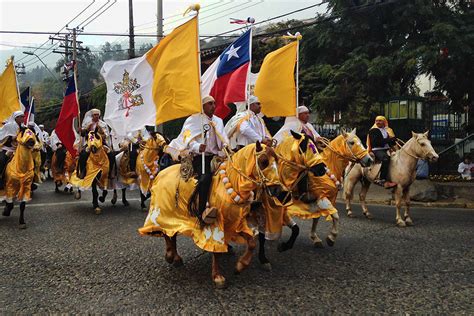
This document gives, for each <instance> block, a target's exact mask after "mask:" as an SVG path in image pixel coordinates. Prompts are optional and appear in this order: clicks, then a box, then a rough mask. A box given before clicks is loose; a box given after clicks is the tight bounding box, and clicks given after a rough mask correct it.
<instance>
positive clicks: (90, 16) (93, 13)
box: [77, 0, 110, 28]
mask: <svg viewBox="0 0 474 316" xmlns="http://www.w3.org/2000/svg"><path fill="white" fill-rule="evenodd" d="M109 3H110V0H107V2H106V3H104V4H103V5H102V6H101V7H100V8H98V9H97V10H95V11H94V12H92V13H91V14H90V15H89V16H88V17H87V18H86V19H85V20H84V21H82V22H81V23H79V24H78V25H77V28H80V27H81V25H82V24H84V23H86V22H87V21H89V19H91V18H92V17H93V16H94V15H95V14H96V13H97V12H99V11H100V10H102V8H104V7H105V6H106V5H107V4H109Z"/></svg>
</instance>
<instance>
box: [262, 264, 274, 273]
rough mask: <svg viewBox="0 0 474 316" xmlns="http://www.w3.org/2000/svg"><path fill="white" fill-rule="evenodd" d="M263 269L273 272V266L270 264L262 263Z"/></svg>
mask: <svg viewBox="0 0 474 316" xmlns="http://www.w3.org/2000/svg"><path fill="white" fill-rule="evenodd" d="M261 267H262V269H263V270H264V271H267V272H270V271H272V264H271V263H270V262H267V263H262V265H261Z"/></svg>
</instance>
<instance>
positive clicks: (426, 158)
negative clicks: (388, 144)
mask: <svg viewBox="0 0 474 316" xmlns="http://www.w3.org/2000/svg"><path fill="white" fill-rule="evenodd" d="M415 142H416V144H417V145H418V147H420V149H421V151H422V152H423V155H424V156H425V157H424V158H423V157H418V156H416V155H413V154H411V153H409V152H408V151H407V150H406V148H403V147H404V146H405V144H406V143H405V142H403V141H402V140H401V139H399V138H397V140H396V143H397V145H398V146H400V143H402V144H403V145H402V146H400V150H402V151H404V152H405V153H406V154H407V155H408V156H410V157H412V158H415V159H421V160H428V155H427V152H426V150H425V149H424V148H423V146H421V144H420V142H419V141H418V139H415ZM407 143H408V142H407Z"/></svg>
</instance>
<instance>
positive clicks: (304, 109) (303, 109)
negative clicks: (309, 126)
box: [298, 105, 309, 114]
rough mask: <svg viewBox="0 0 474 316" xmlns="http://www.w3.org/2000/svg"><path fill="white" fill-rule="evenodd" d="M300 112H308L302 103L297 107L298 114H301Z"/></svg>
mask: <svg viewBox="0 0 474 316" xmlns="http://www.w3.org/2000/svg"><path fill="white" fill-rule="evenodd" d="M301 113H309V109H308V108H307V107H306V106H304V105H302V106H299V107H298V114H301Z"/></svg>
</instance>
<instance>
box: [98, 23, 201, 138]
mask: <svg viewBox="0 0 474 316" xmlns="http://www.w3.org/2000/svg"><path fill="white" fill-rule="evenodd" d="M198 40H199V36H198V22H197V17H193V18H192V19H190V20H189V21H188V22H186V23H184V24H182V25H181V26H179V27H177V28H176V29H174V30H173V32H171V33H170V34H169V35H167V36H166V37H165V38H163V39H162V40H161V41H160V42H159V43H158V45H156V46H155V47H154V48H152V49H151V50H149V51H148V52H147V53H146V54H145V55H143V56H142V57H139V58H135V59H130V60H123V61H108V62H105V63H104V65H103V66H102V69H101V74H102V76H103V77H104V79H105V82H106V84H107V102H106V105H105V114H104V119H105V121H106V122H107V124H109V125H110V126H111V127H112V129H113V130H114V131H115V133H116V134H117V135H119V136H126V135H127V134H129V133H132V132H134V131H137V130H140V129H141V128H143V126H144V125H159V124H161V123H164V122H167V121H171V120H174V119H177V118H181V117H185V116H189V115H192V114H195V113H199V112H201V95H200V73H199V49H198Z"/></svg>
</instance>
